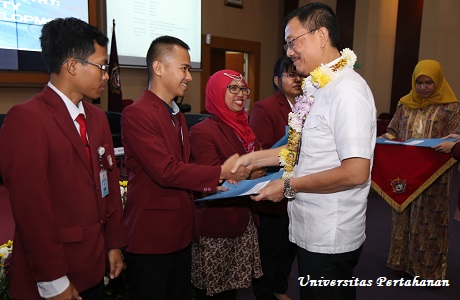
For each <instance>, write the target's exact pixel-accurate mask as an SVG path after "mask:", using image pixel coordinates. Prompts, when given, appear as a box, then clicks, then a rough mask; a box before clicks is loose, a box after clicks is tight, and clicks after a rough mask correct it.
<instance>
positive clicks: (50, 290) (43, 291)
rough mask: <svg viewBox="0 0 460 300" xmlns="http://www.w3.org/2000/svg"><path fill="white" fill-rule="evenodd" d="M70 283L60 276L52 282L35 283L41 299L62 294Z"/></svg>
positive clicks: (65, 277)
mask: <svg viewBox="0 0 460 300" xmlns="http://www.w3.org/2000/svg"><path fill="white" fill-rule="evenodd" d="M69 284H70V281H69V279H68V278H67V276H62V277H61V278H58V279H56V280H53V281H41V282H37V286H38V293H39V294H40V296H41V297H42V298H51V297H54V296H57V295H59V294H61V293H63V292H64V291H65V290H66V289H67V288H68V287H69Z"/></svg>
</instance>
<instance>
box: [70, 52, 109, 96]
mask: <svg viewBox="0 0 460 300" xmlns="http://www.w3.org/2000/svg"><path fill="white" fill-rule="evenodd" d="M94 48H95V50H96V51H95V52H94V53H93V54H91V55H90V56H89V57H88V58H87V59H86V62H84V61H79V60H76V61H75V64H76V68H77V69H76V73H75V77H74V78H75V84H76V85H75V87H76V92H78V93H79V94H81V97H80V99H81V98H83V96H86V97H88V98H90V99H97V98H99V97H100V96H101V94H102V93H103V92H104V90H105V88H106V86H107V80H108V79H109V74H108V68H107V69H106V71H103V70H101V69H100V68H99V67H98V66H97V65H100V66H104V65H107V59H108V56H107V49H106V48H105V47H101V46H99V45H98V44H97V43H94ZM94 64H96V65H94ZM77 98H78V97H77Z"/></svg>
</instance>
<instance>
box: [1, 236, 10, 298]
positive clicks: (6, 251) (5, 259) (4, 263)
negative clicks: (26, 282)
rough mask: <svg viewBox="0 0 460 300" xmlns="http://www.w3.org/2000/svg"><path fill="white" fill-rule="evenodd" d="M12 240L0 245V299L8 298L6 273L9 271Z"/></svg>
mask: <svg viewBox="0 0 460 300" xmlns="http://www.w3.org/2000/svg"><path fill="white" fill-rule="evenodd" d="M12 252H13V241H11V240H8V242H7V243H5V244H3V245H1V246H0V299H10V297H9V292H8V273H9V271H10V260H11V253H12Z"/></svg>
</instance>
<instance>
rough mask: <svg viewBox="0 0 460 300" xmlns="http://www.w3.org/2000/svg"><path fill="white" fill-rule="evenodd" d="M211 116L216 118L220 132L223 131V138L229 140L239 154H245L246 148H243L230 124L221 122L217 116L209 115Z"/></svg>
mask: <svg viewBox="0 0 460 300" xmlns="http://www.w3.org/2000/svg"><path fill="white" fill-rule="evenodd" d="M211 118H213V119H214V120H217V123H218V124H219V127H220V129H221V130H222V132H223V133H224V136H225V138H226V139H227V140H228V141H229V142H230V144H231V145H233V148H234V151H235V152H236V153H238V154H239V155H243V154H246V150H244V147H243V143H242V142H241V141H240V139H239V138H238V136H237V135H236V133H235V131H234V130H233V129H232V128H231V127H230V126H228V125H227V124H225V123H224V122H222V120H220V119H219V118H217V117H215V116H211ZM235 145H238V146H235Z"/></svg>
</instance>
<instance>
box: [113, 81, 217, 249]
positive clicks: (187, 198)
mask: <svg viewBox="0 0 460 300" xmlns="http://www.w3.org/2000/svg"><path fill="white" fill-rule="evenodd" d="M180 114H181V118H182V133H183V143H184V145H183V152H182V151H181V150H180V149H181V145H180V144H179V143H180V142H179V139H178V138H177V135H176V131H175V128H174V124H173V122H172V120H171V114H170V113H169V111H168V109H167V107H166V106H165V103H164V101H163V100H161V99H160V98H159V97H158V96H157V95H155V94H154V93H152V92H151V91H149V90H145V91H144V93H143V94H142V95H141V97H140V98H139V99H138V100H137V101H135V102H134V103H133V104H131V105H129V106H128V107H126V108H125V109H124V110H123V113H122V118H121V131H122V143H123V147H124V150H125V157H126V168H127V172H128V194H127V200H126V206H125V210H124V221H125V226H126V230H127V234H128V247H127V248H126V250H127V251H128V252H131V253H136V254H164V253H172V252H176V251H179V250H182V249H184V248H186V247H187V246H188V245H189V244H190V243H191V240H192V228H193V218H194V213H193V195H192V192H191V191H192V190H193V191H201V192H215V191H216V188H217V184H218V181H219V177H220V172H221V167H220V165H219V166H198V165H196V164H191V163H189V159H190V142H189V139H188V130H187V126H186V122H185V118H184V116H183V115H182V113H180Z"/></svg>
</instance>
